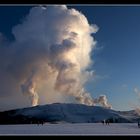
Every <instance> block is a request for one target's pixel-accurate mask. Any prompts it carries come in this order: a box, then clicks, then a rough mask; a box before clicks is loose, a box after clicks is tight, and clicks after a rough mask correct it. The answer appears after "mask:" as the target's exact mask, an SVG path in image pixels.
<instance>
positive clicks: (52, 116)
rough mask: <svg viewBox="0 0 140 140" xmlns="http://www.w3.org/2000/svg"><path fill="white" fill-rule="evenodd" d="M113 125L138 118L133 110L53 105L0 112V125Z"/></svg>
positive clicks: (135, 120)
mask: <svg viewBox="0 0 140 140" xmlns="http://www.w3.org/2000/svg"><path fill="white" fill-rule="evenodd" d="M107 119H108V120H110V122H115V123H128V122H132V123H133V122H137V121H138V119H140V116H138V115H137V114H136V112H135V111H134V110H131V111H115V110H112V109H106V108H104V107H100V106H87V105H82V104H72V103H71V104H66V103H54V104H48V105H40V106H35V107H29V108H23V109H16V110H9V111H4V112H0V124H24V123H25V124H26V123H38V122H39V123H42V122H50V123H60V122H68V123H95V122H101V121H102V120H107Z"/></svg>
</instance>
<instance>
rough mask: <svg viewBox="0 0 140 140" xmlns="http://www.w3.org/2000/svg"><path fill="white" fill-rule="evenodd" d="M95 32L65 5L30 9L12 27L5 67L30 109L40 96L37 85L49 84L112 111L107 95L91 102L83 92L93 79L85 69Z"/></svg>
mask: <svg viewBox="0 0 140 140" xmlns="http://www.w3.org/2000/svg"><path fill="white" fill-rule="evenodd" d="M97 30H98V27H97V26H96V25H90V24H89V23H88V21H87V18H86V17H85V16H84V15H83V14H82V13H80V12H78V11H77V10H75V9H68V8H67V7H66V6H64V5H63V6H45V7H42V6H40V7H33V8H32V9H31V10H30V13H29V15H27V16H26V18H25V20H24V21H23V23H21V24H19V25H17V26H15V27H14V28H13V34H14V36H15V41H14V42H13V43H11V46H12V47H10V49H11V48H12V49H13V55H12V58H11V60H10V63H8V67H9V68H10V73H11V74H12V75H14V77H15V78H17V79H18V81H19V83H21V90H22V92H23V93H24V94H26V95H28V96H29V97H30V98H31V102H32V105H33V106H35V105H37V104H38V99H39V98H38V94H41V93H39V92H38V91H39V85H43V84H46V85H47V84H48V85H49V84H50V83H51V86H50V87H52V88H53V89H54V90H55V91H56V93H57V92H59V93H61V94H62V95H68V96H73V97H75V99H76V101H78V102H79V103H82V104H86V105H95V104H96V103H100V104H101V105H102V106H104V107H107V108H111V106H110V105H109V104H108V103H107V98H106V96H100V97H99V99H93V98H92V97H91V96H90V94H89V93H87V92H86V91H85V89H84V85H85V83H86V82H87V80H88V78H89V77H91V76H92V75H91V73H92V72H90V71H87V68H88V67H90V65H91V64H92V60H91V58H90V54H91V52H92V51H93V50H94V48H95V44H96V41H95V40H94V38H93V37H92V36H91V34H92V33H96V32H97ZM34 69H36V70H37V72H32V71H34ZM47 92H48V91H46V98H47ZM52 96H54V97H55V96H56V94H55V93H53V95H52Z"/></svg>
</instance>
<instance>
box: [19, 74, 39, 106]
mask: <svg viewBox="0 0 140 140" xmlns="http://www.w3.org/2000/svg"><path fill="white" fill-rule="evenodd" d="M33 75H34V74H33V73H32V75H31V77H29V79H27V81H26V82H25V83H24V84H23V85H21V89H22V92H23V93H24V94H25V95H28V96H29V99H30V100H31V104H32V106H36V105H38V94H37V92H36V83H35V82H34V80H33Z"/></svg>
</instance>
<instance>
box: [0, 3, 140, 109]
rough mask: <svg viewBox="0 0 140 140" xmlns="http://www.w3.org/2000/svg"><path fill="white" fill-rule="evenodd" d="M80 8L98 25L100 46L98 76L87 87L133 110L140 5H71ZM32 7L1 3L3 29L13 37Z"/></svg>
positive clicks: (139, 82) (138, 80)
mask: <svg viewBox="0 0 140 140" xmlns="http://www.w3.org/2000/svg"><path fill="white" fill-rule="evenodd" d="M68 7H72V8H75V9H77V10H79V11H81V12H82V13H83V14H84V15H85V16H86V17H87V19H88V21H89V23H90V24H97V25H98V27H99V31H98V32H97V33H96V34H94V38H95V39H96V41H97V49H96V50H95V51H94V52H93V54H92V59H93V60H94V65H93V66H92V69H93V70H95V72H96V74H97V76H96V78H95V79H94V80H93V81H90V82H89V83H88V84H87V85H86V89H87V90H88V91H89V92H90V93H91V94H92V95H93V97H98V96H99V95H100V94H106V95H107V97H108V100H109V102H110V103H111V104H112V106H113V108H114V109H117V110H129V109H133V104H140V103H139V100H138V96H137V94H136V93H134V88H135V87H137V88H139V89H140V74H139V72H140V63H139V60H140V6H120V7H119V6H118V7H117V6H74V5H73V6H68ZM30 8H31V7H29V6H11V7H10V6H9V7H5V6H3V7H2V6H1V7H0V32H2V33H3V34H4V35H5V36H7V37H8V38H9V39H10V40H12V39H13V36H12V33H11V30H12V27H13V26H14V25H16V24H18V23H20V22H22V19H23V18H24V16H25V15H26V14H28V12H29V10H30Z"/></svg>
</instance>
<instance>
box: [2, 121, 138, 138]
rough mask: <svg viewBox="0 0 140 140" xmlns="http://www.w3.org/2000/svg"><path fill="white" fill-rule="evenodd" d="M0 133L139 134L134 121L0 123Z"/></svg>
mask: <svg viewBox="0 0 140 140" xmlns="http://www.w3.org/2000/svg"><path fill="white" fill-rule="evenodd" d="M0 135H140V128H138V127H137V124H136V123H116V124H115V123H114V124H110V125H109V126H108V125H103V124H101V123H82V124H81V123H80V124H79V123H77V124H69V123H62V124H44V125H43V126H42V125H39V126H38V125H36V124H32V125H30V124H29V125H28V124H27V125H26V124H25V125H0Z"/></svg>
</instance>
